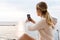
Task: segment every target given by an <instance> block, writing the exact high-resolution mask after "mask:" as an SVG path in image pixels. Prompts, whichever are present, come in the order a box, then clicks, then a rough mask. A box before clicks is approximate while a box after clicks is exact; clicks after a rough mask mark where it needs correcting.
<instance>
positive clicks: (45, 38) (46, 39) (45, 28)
mask: <svg viewBox="0 0 60 40" xmlns="http://www.w3.org/2000/svg"><path fill="white" fill-rule="evenodd" d="M52 19H53V23H54V24H56V23H57V20H56V18H52ZM38 26H40V29H39V30H38V31H39V33H40V35H41V38H42V40H53V28H52V27H51V26H49V25H48V24H47V23H46V20H42V21H41V22H40V25H38ZM38 28H39V27H38ZM41 28H42V29H41Z"/></svg>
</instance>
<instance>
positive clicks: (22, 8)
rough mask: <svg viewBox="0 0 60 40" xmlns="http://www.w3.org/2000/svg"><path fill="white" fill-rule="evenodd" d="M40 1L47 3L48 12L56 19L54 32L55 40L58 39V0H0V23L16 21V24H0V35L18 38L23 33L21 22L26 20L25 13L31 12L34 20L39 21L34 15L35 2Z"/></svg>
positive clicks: (59, 21)
mask: <svg viewBox="0 0 60 40" xmlns="http://www.w3.org/2000/svg"><path fill="white" fill-rule="evenodd" d="M41 1H44V2H46V3H47V5H48V11H49V13H50V14H51V15H52V16H53V17H55V18H57V20H58V22H57V25H56V29H55V32H54V35H55V40H58V32H57V29H58V30H59V31H60V27H59V26H60V15H59V14H60V0H0V23H1V22H15V23H17V24H16V26H0V36H1V37H6V38H11V39H13V38H19V37H20V36H21V35H22V34H23V33H24V29H23V27H24V26H23V23H24V22H25V20H26V14H31V17H32V18H33V19H34V20H35V21H36V22H38V21H40V18H39V17H37V15H36V4H37V3H38V2H41ZM8 24H9V23H8Z"/></svg>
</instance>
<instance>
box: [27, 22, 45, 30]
mask: <svg viewBox="0 0 60 40" xmlns="http://www.w3.org/2000/svg"><path fill="white" fill-rule="evenodd" d="M43 28H44V25H43V22H39V23H37V24H35V25H33V26H30V27H29V28H28V29H29V30H30V31H34V30H40V29H43Z"/></svg>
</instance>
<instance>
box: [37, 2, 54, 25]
mask: <svg viewBox="0 0 60 40" xmlns="http://www.w3.org/2000/svg"><path fill="white" fill-rule="evenodd" d="M36 8H37V10H40V11H41V12H42V16H43V17H44V18H46V22H47V24H48V25H52V26H53V22H52V18H51V16H50V14H49V13H48V11H47V4H46V3H45V2H39V3H38V4H37V5H36Z"/></svg>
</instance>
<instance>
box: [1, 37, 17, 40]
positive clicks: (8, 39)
mask: <svg viewBox="0 0 60 40" xmlns="http://www.w3.org/2000/svg"><path fill="white" fill-rule="evenodd" d="M0 40H16V39H10V38H5V37H0Z"/></svg>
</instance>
